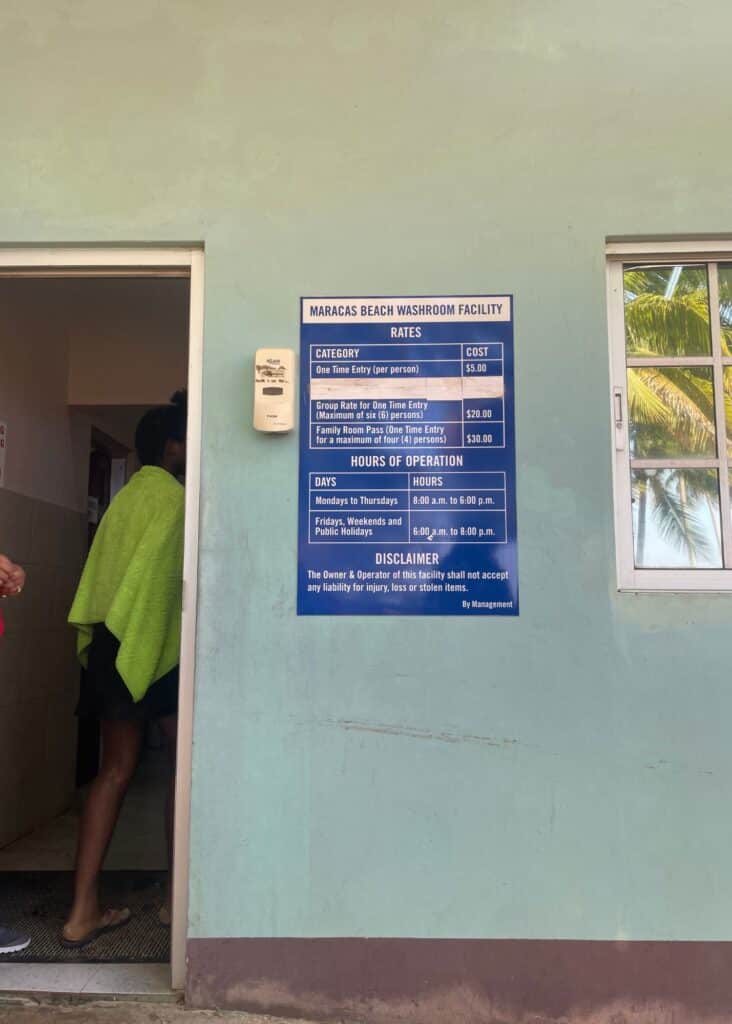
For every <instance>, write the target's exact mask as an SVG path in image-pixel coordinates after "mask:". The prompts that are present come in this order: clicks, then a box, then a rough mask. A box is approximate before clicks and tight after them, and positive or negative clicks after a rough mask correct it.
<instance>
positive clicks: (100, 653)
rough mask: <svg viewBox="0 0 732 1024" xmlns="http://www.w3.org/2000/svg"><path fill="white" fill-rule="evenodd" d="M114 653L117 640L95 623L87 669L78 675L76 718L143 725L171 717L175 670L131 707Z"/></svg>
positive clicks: (174, 708)
mask: <svg viewBox="0 0 732 1024" xmlns="http://www.w3.org/2000/svg"><path fill="white" fill-rule="evenodd" d="M118 651H119V641H118V640H117V637H116V636H115V635H114V634H113V633H110V631H109V630H108V629H107V627H106V626H105V625H104V623H98V624H97V625H96V626H95V627H94V636H93V638H92V642H91V646H90V647H89V660H88V667H87V669H86V671H85V672H82V674H81V695H80V697H79V703H78V704H77V707H76V714H77V715H78V716H79V718H100V719H102V720H103V721H105V720H110V719H111V720H113V721H120V720H133V721H140V722H146V721H148V720H149V719H151V718H162V717H164V716H165V715H174V714H175V713H176V711H177V710H178V666H177V665H176V667H175V668H174V669H171V671H170V672H168V673H167V674H166V675H164V676H163V677H162V679H158V681H157V682H155V683H153V684H152V686H151V687H150V689H149V690H148V691H147V693H146V694H145V696H144V697H143V698H142V700H141V701H138V702H137V703H135V702H134V701H133V699H132V694H131V693H130V691H129V690H128V689H127V686H126V685H125V682H124V680H123V679H122V676H121V675H120V674H119V672H118V671H117V668H116V665H115V662H116V660H117V652H118Z"/></svg>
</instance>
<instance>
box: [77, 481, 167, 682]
mask: <svg viewBox="0 0 732 1024" xmlns="http://www.w3.org/2000/svg"><path fill="white" fill-rule="evenodd" d="M183 517H184V490H183V487H182V486H181V485H180V484H179V483H178V481H177V480H176V479H175V477H173V476H171V475H170V473H168V472H166V470H164V469H159V468H158V467H157V466H143V468H142V469H141V470H139V472H137V473H135V475H134V476H133V477H132V478H131V479H130V481H129V483H128V484H127V485H126V486H125V487H123V488H122V490H121V491H120V492H119V494H118V495H117V497H116V498H115V499H114V501H113V502H112V503H111V505H110V506H109V509H108V510H107V512H106V513H105V515H104V516H103V518H102V521H101V524H100V526H99V529H98V530H97V534H96V536H95V538H94V543H93V544H92V547H91V551H90V552H89V557H88V558H87V561H86V565H85V566H84V572H83V574H82V577H81V582H80V583H79V589H78V590H77V592H76V597H75V598H74V603H73V605H72V608H71V611H70V613H69V622H70V623H71V625H72V626H75V627H76V628H77V630H78V631H79V635H78V653H79V658H80V660H81V663H82V664H83V665H86V659H87V654H88V647H89V645H90V643H91V640H92V634H93V627H94V625H95V623H99V622H103V623H105V625H106V626H107V629H108V630H109V631H110V632H111V633H113V634H114V635H115V636H116V637H117V639H118V640H119V642H120V648H119V653H118V655H117V671H118V672H119V674H120V675H121V676H122V679H123V680H124V681H125V684H126V685H127V688H128V690H129V691H130V693H131V694H132V699H133V700H134V701H135V702H137V701H140V700H142V698H143V697H144V696H145V694H146V693H147V691H148V689H149V688H150V686H151V685H152V684H153V683H154V682H155V681H156V680H157V679H160V678H161V677H162V676H164V675H165V674H166V672H170V670H171V669H173V668H175V666H176V665H177V664H178V662H179V660H180V617H181V610H182V580H183V523H184V518H183Z"/></svg>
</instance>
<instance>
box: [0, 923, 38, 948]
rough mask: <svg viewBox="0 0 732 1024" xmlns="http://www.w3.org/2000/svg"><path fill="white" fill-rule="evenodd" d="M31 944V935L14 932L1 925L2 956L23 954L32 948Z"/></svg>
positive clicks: (0, 944) (0, 946)
mask: <svg viewBox="0 0 732 1024" xmlns="http://www.w3.org/2000/svg"><path fill="white" fill-rule="evenodd" d="M30 943H31V940H30V935H23V933H22V932H14V931H13V930H12V928H5V927H4V926H3V925H1V924H0V954H2V953H21V952H22V951H23V950H24V949H27V948H28V946H30Z"/></svg>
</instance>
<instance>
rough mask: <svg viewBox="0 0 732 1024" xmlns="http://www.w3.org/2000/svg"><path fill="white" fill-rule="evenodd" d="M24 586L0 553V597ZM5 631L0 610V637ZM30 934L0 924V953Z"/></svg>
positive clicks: (19, 947) (17, 948) (16, 948)
mask: <svg viewBox="0 0 732 1024" xmlns="http://www.w3.org/2000/svg"><path fill="white" fill-rule="evenodd" d="M24 586H25V571H24V570H23V569H22V568H21V567H20V566H19V565H16V564H15V563H14V562H11V560H10V559H9V558H8V556H7V555H1V554H0V598H5V597H18V595H19V594H22V592H23V587H24ZM4 632H5V625H4V623H3V616H2V612H0V637H1V636H2V635H3V633H4ZM30 942H31V940H30V935H24V934H23V933H22V932H16V931H14V930H13V929H12V928H8V927H6V926H5V925H3V924H0V953H2V954H8V953H22V951H23V950H24V949H27V948H28V946H30Z"/></svg>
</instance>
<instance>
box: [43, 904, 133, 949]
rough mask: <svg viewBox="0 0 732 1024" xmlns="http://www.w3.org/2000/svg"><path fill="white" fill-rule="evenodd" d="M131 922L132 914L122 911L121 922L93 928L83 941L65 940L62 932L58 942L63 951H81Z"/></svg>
mask: <svg viewBox="0 0 732 1024" xmlns="http://www.w3.org/2000/svg"><path fill="white" fill-rule="evenodd" d="M131 920H132V914H131V913H130V911H129V910H127V909H125V910H123V911H122V920H121V921H115V922H114V923H113V924H103V925H100V927H99V928H95V929H94V931H92V932H89V933H88V934H87V935H85V936H84V938H83V939H67V938H65V937H64V934H63V932H62V933H61V935H59V942H60V943H61V945H62V946H63V947H64V949H83V948H84V946H88V945H90V943H92V942H95V941H96V940H97V939H98V938H101V936H102V935H106V934H107V933H108V932H116V931H117V929H118V928H124V927H125V925H128V924H129V923H130V921H131Z"/></svg>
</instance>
